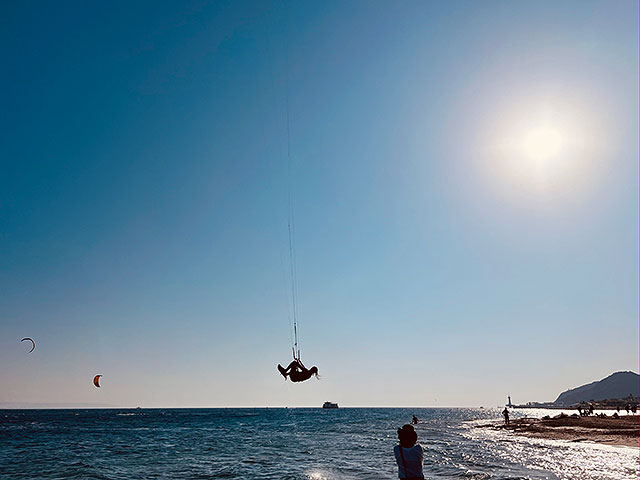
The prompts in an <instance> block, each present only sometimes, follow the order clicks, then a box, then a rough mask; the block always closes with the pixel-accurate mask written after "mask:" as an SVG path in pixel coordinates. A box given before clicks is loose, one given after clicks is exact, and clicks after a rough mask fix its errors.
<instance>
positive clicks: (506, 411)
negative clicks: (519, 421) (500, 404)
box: [502, 407, 509, 425]
mask: <svg viewBox="0 0 640 480" xmlns="http://www.w3.org/2000/svg"><path fill="white" fill-rule="evenodd" d="M502 416H503V417H504V424H505V425H509V410H507V407H504V410H503V411H502Z"/></svg>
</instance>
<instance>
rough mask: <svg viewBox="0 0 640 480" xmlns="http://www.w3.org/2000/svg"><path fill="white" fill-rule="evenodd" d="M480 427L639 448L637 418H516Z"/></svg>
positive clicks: (639, 421) (554, 438) (639, 436)
mask: <svg viewBox="0 0 640 480" xmlns="http://www.w3.org/2000/svg"><path fill="white" fill-rule="evenodd" d="M480 427H481V428H493V429H496V430H508V431H511V432H513V433H515V434H520V435H526V436H528V437H533V438H547V439H552V440H567V441H570V442H595V443H603V444H607V445H624V446H628V447H636V448H638V442H639V439H640V417H639V416H637V415H629V416H621V417H620V418H611V417H608V418H600V417H594V416H591V417H564V418H549V419H540V418H516V419H512V420H511V421H510V422H509V425H505V424H504V421H503V422H500V423H494V424H491V425H481V426H480Z"/></svg>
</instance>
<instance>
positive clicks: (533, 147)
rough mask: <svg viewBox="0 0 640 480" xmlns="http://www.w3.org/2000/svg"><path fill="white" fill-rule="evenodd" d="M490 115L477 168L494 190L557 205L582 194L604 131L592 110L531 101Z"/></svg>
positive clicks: (566, 103)
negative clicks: (485, 175) (481, 155)
mask: <svg viewBox="0 0 640 480" xmlns="http://www.w3.org/2000/svg"><path fill="white" fill-rule="evenodd" d="M494 115H495V116H494V117H493V118H487V120H488V122H489V124H490V127H489V129H488V130H487V131H486V132H487V133H486V134H487V137H486V142H487V143H486V146H487V149H485V152H486V155H485V156H484V157H483V161H482V163H481V164H479V167H480V168H481V169H482V170H483V171H484V173H486V174H487V175H488V176H489V178H490V179H491V183H492V184H493V187H494V189H495V190H496V191H497V192H504V193H509V196H510V197H512V198H513V199H523V200H524V199H530V200H534V202H535V203H536V204H537V203H539V201H544V202H545V203H546V202H552V203H554V204H556V203H557V202H558V201H563V202H566V201H568V200H569V199H570V198H571V197H575V196H576V195H581V194H582V193H584V192H586V187H587V186H588V185H590V184H591V183H592V182H593V181H594V180H595V179H596V178H597V174H596V172H595V170H596V169H597V167H598V165H599V164H600V163H601V162H600V161H598V160H597V159H598V157H600V156H601V155H602V153H603V152H602V147H601V145H602V142H603V134H604V132H603V129H602V128H598V127H597V126H596V122H595V121H594V116H593V112H592V110H591V108H587V107H585V106H584V105H582V104H577V103H575V102H570V101H568V100H567V99H566V98H563V99H555V101H546V102H545V101H538V102H536V101H534V100H530V101H528V102H514V103H513V105H512V108H508V109H506V110H504V111H502V112H500V111H499V110H498V109H497V110H496V112H495V113H494Z"/></svg>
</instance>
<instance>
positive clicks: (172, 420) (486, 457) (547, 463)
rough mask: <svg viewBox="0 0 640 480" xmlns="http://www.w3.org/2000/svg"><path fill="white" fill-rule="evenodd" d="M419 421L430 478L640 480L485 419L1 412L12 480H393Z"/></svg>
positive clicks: (280, 412)
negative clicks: (401, 431)
mask: <svg viewBox="0 0 640 480" xmlns="http://www.w3.org/2000/svg"><path fill="white" fill-rule="evenodd" d="M412 414H416V415H417V416H418V417H420V419H421V423H420V424H419V425H417V428H416V430H417V431H418V435H419V438H420V443H422V445H423V446H424V448H425V476H426V477H427V478H433V479H440V478H448V479H458V478H460V479H549V480H554V479H576V480H607V479H616V480H622V479H638V478H639V476H640V467H639V460H638V449H633V448H625V447H611V446H601V445H593V444H584V443H567V442H554V441H549V440H532V439H526V438H523V437H520V436H517V437H516V436H514V435H512V434H509V433H507V432H495V431H488V430H480V429H477V428H473V425H474V423H477V422H478V421H480V420H483V419H493V420H497V419H499V418H500V412H499V411H498V410H475V409H385V408H363V409H339V410H322V409H184V410H179V409H178V410H174V409H171V410H155V409H154V410H151V409H149V410H146V409H143V410H120V411H118V410H22V411H18V410H3V411H0V478H2V479H27V478H29V479H31V478H50V479H66V478H78V479H91V478H94V479H105V480H107V479H114V480H115V479H134V478H135V479H153V478H180V479H214V478H221V479H223V478H238V479H240V478H247V479H292V480H293V479H307V480H311V479H313V480H324V479H326V480H329V479H393V478H397V472H396V467H395V461H394V458H393V452H392V449H393V445H394V444H395V442H396V436H395V429H396V428H397V427H398V426H400V425H402V424H403V423H406V422H407V421H408V420H409V419H410V418H411V415H412Z"/></svg>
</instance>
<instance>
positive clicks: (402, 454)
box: [393, 424, 424, 480]
mask: <svg viewBox="0 0 640 480" xmlns="http://www.w3.org/2000/svg"><path fill="white" fill-rule="evenodd" d="M398 440H399V445H396V446H395V447H393V453H394V455H395V456H396V463H397V464H398V478H402V479H405V480H423V479H424V474H423V473H422V465H423V463H424V450H423V449H422V445H420V444H419V443H416V442H417V441H418V434H417V433H416V431H415V430H414V428H413V427H412V426H411V425H408V424H407V425H403V426H402V428H399V429H398Z"/></svg>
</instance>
